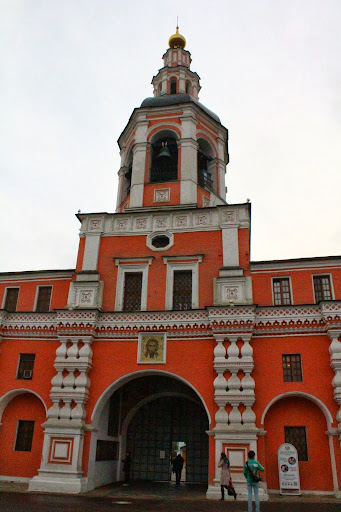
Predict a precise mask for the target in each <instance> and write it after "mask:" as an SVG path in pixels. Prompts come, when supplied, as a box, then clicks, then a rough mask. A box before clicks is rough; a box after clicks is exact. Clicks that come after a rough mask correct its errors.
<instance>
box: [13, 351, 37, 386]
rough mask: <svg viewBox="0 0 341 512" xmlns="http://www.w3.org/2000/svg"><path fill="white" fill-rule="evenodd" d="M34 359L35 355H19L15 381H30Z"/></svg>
mask: <svg viewBox="0 0 341 512" xmlns="http://www.w3.org/2000/svg"><path fill="white" fill-rule="evenodd" d="M35 357H36V355H35V354H20V358H19V366H18V372H17V379H25V380H30V379H32V376H33V367H34V360H35Z"/></svg>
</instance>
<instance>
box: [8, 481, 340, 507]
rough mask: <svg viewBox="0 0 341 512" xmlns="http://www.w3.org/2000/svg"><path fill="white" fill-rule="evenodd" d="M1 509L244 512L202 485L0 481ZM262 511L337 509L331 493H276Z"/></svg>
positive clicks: (243, 504) (262, 505)
mask: <svg viewBox="0 0 341 512" xmlns="http://www.w3.org/2000/svg"><path fill="white" fill-rule="evenodd" d="M0 491H1V492H0V511H1V512H106V511H109V510H110V511H112V512H116V511H122V510H126V511H129V512H174V511H175V512H188V511H195V512H220V511H228V512H247V503H246V502H245V501H237V502H234V501H225V502H221V501H209V500H206V499H205V486H190V485H189V486H181V488H180V489H177V488H176V487H175V486H172V485H168V484H155V483H153V484H143V483H142V484H132V485H130V486H129V487H124V486H122V484H119V485H111V486H104V487H101V488H99V489H95V490H94V491H91V492H89V493H85V494H83V495H80V496H73V495H64V494H60V495H55V494H43V493H27V485H23V484H11V483H5V482H1V483H0ZM261 511H262V512H341V500H337V499H335V498H334V497H331V496H303V497H293V496H292V497H280V496H278V495H272V496H271V497H270V501H269V502H262V503H261Z"/></svg>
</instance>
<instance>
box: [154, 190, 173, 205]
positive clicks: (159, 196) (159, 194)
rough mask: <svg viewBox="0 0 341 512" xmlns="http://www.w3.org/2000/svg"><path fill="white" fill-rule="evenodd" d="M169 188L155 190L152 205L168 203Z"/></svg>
mask: <svg viewBox="0 0 341 512" xmlns="http://www.w3.org/2000/svg"><path fill="white" fill-rule="evenodd" d="M169 201H170V188H156V189H155V190H154V203H169Z"/></svg>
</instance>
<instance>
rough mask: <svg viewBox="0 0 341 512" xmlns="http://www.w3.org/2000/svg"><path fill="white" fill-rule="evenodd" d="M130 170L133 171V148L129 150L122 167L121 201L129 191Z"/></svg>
mask: <svg viewBox="0 0 341 512" xmlns="http://www.w3.org/2000/svg"><path fill="white" fill-rule="evenodd" d="M132 171H133V150H131V151H130V153H129V157H128V160H127V164H126V166H125V168H124V179H123V190H122V201H124V200H125V198H126V197H127V195H128V194H129V193H130V187H131V175H132Z"/></svg>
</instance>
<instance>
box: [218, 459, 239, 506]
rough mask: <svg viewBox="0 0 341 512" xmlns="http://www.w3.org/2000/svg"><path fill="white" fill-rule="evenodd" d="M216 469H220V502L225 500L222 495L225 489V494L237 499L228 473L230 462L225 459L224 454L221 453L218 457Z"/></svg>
mask: <svg viewBox="0 0 341 512" xmlns="http://www.w3.org/2000/svg"><path fill="white" fill-rule="evenodd" d="M218 468H221V475H220V488H221V498H220V500H224V499H225V495H224V489H227V492H228V494H229V495H230V496H233V497H234V499H235V500H236V499H237V493H236V491H235V490H234V487H233V483H232V478H231V471H230V461H229V460H228V458H227V457H226V454H225V453H224V452H223V453H222V454H221V456H220V459H219V462H218Z"/></svg>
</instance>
